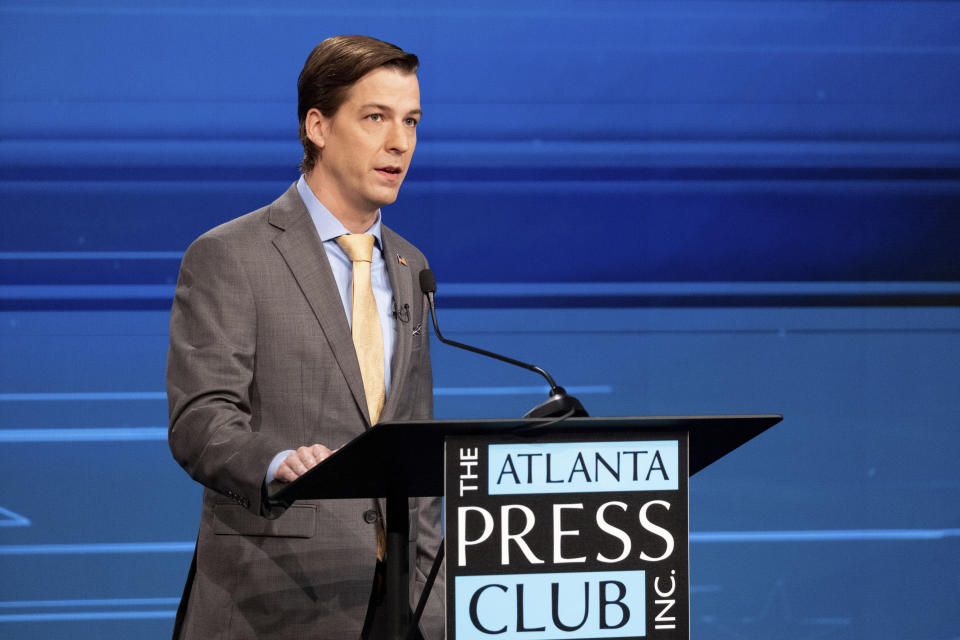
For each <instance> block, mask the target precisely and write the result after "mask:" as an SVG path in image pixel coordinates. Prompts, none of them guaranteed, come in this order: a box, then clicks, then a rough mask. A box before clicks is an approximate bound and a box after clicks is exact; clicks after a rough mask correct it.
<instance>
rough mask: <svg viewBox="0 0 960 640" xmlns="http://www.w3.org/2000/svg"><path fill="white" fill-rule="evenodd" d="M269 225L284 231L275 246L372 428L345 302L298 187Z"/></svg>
mask: <svg viewBox="0 0 960 640" xmlns="http://www.w3.org/2000/svg"><path fill="white" fill-rule="evenodd" d="M270 224H272V225H274V226H276V227H278V228H280V229H283V233H280V234H278V235H277V236H276V238H274V240H273V244H274V246H276V247H277V250H278V251H280V253H281V255H282V256H283V259H284V261H285V262H286V263H287V266H289V267H290V271H291V272H292V273H293V277H294V278H295V279H296V281H297V284H298V285H300V289H301V291H303V295H304V296H305V297H306V298H307V302H308V303H309V304H310V308H311V309H312V310H313V313H314V315H315V316H316V317H317V320H318V321H319V322H320V327H321V328H322V329H323V333H324V335H325V336H326V338H327V344H329V345H330V350H331V351H333V355H334V358H336V360H337V364H339V365H340V371H341V372H343V377H344V378H345V379H346V381H347V386H348V387H349V388H350V392H351V393H352V394H353V399H354V400H355V401H356V403H357V405H358V406H359V408H360V411H361V412H363V416H364V418H366V421H367V425H369V424H370V416H369V414H368V413H367V400H366V396H365V395H364V392H363V378H362V377H361V376H360V365H359V363H358V362H357V353H356V350H355V349H354V347H353V337H352V336H351V334H350V325H349V323H348V322H347V315H346V312H345V311H344V309H343V303H342V302H340V292H339V291H338V290H337V283H336V280H334V278H333V271H332V270H331V269H330V263H329V261H328V260H327V254H326V251H324V248H323V243H322V242H321V241H320V237H319V236H318V235H317V229H316V227H315V226H314V225H313V221H312V220H311V219H310V214H309V213H308V212H307V208H306V205H304V204H303V201H302V200H301V199H300V194H299V193H297V189H296V185H294V186H292V187H290V189H288V190H287V192H286V193H285V194H284V195H283V196H281V197H280V199H278V200H277V202H276V203H274V208H273V209H271V212H270Z"/></svg>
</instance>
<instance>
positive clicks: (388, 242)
mask: <svg viewBox="0 0 960 640" xmlns="http://www.w3.org/2000/svg"><path fill="white" fill-rule="evenodd" d="M380 231H381V233H380V235H381V238H382V239H383V259H384V261H385V262H386V265H387V274H388V275H389V276H390V287H391V288H392V289H393V300H394V302H395V303H396V308H397V309H403V308H404V305H408V306H407V308H408V309H412V308H413V285H412V280H411V276H410V268H409V267H408V266H407V265H406V264H402V263H401V262H400V259H399V257H398V255H397V254H396V253H395V251H394V247H395V246H396V244H397V243H396V241H395V238H396V234H394V233H393V231H391V230H390V229H388V228H387V227H386V226H381V227H380ZM412 340H413V337H412V336H411V334H410V322H409V321H407V322H403V321H401V319H400V318H397V319H396V322H395V341H394V343H393V361H392V362H391V366H390V380H391V382H390V395H388V396H387V398H386V401H385V402H384V405H383V411H382V412H381V414H380V415H381V416H382V418H381V419H382V420H389V419H392V418H393V416H394V415H395V414H396V410H397V404H398V403H399V402H400V398H401V397H402V396H403V385H404V384H405V383H406V379H407V375H406V371H407V368H408V367H409V363H410V347H411V344H412Z"/></svg>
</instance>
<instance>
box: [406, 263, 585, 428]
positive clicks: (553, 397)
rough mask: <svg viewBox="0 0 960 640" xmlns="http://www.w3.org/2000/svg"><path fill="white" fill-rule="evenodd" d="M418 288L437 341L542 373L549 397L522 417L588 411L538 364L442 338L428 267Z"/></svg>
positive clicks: (572, 413)
mask: <svg viewBox="0 0 960 640" xmlns="http://www.w3.org/2000/svg"><path fill="white" fill-rule="evenodd" d="M420 290H421V291H422V292H423V293H424V295H426V296H427V303H428V304H429V306H430V319H431V320H432V321H433V331H434V333H436V334H437V339H438V340H440V342H442V343H444V344H448V345H450V346H451V347H457V348H459V349H465V350H467V351H470V352H471V353H476V354H478V355H481V356H487V357H488V358H494V359H495V360H500V361H501V362H506V363H507V364H512V365H514V366H517V367H522V368H524V369H527V370H528V371H533V372H535V373H539V374H540V375H541V376H543V378H544V379H545V380H546V381H547V384H549V385H550V397H549V398H548V399H547V400H546V401H545V402H543V403H541V404H539V405H537V406H536V407H534V408H533V409H531V410H530V411H528V412H527V414H526V415H525V416H524V418H554V417H562V416H567V415H568V414H569V415H570V416H574V417H579V416H586V415H588V414H587V410H586V409H584V408H583V405H582V404H580V401H579V400H577V399H576V398H574V397H573V396H571V395H568V394H567V392H566V390H565V389H564V388H563V387H561V386H560V385H558V384H557V383H556V382H554V380H553V377H552V376H551V375H550V374H549V373H547V372H546V371H545V370H543V369H541V368H540V367H538V366H536V365H532V364H529V363H526V362H521V361H520V360H515V359H514V358H510V357H507V356H502V355H500V354H499V353H494V352H492V351H487V350H486V349H480V348H478V347H473V346H470V345H468V344H463V343H462V342H457V341H456V340H448V339H447V338H444V337H443V334H442V333H441V332H440V325H439V324H437V310H436V308H435V307H434V304H433V294H434V293H436V291H437V279H436V278H435V277H434V276H433V271H431V270H430V269H424V270H422V271H421V272H420Z"/></svg>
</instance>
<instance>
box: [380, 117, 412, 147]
mask: <svg viewBox="0 0 960 640" xmlns="http://www.w3.org/2000/svg"><path fill="white" fill-rule="evenodd" d="M386 146H387V149H388V150H389V151H392V152H394V153H406V152H407V151H409V150H410V131H409V129H408V128H407V127H405V126H404V124H403V123H402V122H394V123H393V124H391V125H390V130H389V131H388V132H387V140H386Z"/></svg>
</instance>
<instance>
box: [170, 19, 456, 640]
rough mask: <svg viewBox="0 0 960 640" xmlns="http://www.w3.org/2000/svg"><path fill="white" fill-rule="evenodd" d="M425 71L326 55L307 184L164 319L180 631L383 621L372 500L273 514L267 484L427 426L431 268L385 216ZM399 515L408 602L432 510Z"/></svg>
mask: <svg viewBox="0 0 960 640" xmlns="http://www.w3.org/2000/svg"><path fill="white" fill-rule="evenodd" d="M417 65H418V61H417V58H416V56H414V55H412V54H409V53H406V52H404V51H403V50H401V49H399V48H398V47H395V46H393V45H390V44H388V43H385V42H381V41H379V40H374V39H372V38H366V37H363V36H339V37H336V38H330V39H328V40H325V41H324V42H322V43H321V44H320V45H318V46H317V48H316V49H314V51H313V52H312V53H311V54H310V56H309V58H308V59H307V62H306V64H305V65H304V68H303V71H302V72H301V74H300V79H299V82H298V94H299V105H298V112H299V118H300V139H301V142H302V143H303V146H304V158H303V162H302V164H301V169H302V172H303V175H302V177H301V179H300V180H299V181H298V182H297V183H295V184H293V185H292V186H291V187H290V188H289V189H288V190H287V191H286V193H284V194H283V195H282V196H280V198H278V199H277V200H276V201H275V202H273V203H272V204H270V205H268V206H266V207H264V208H262V209H259V210H257V211H254V212H252V213H250V214H247V215H245V216H242V217H240V218H237V219H235V220H232V221H230V222H228V223H226V224H223V225H221V226H219V227H217V228H215V229H213V230H211V231H209V232H207V233H205V234H204V235H202V236H201V237H200V238H198V239H197V240H196V241H195V242H194V243H193V244H192V245H191V246H190V248H189V249H188V250H187V252H186V254H185V255H184V258H183V263H182V265H181V268H180V277H179V280H178V282H177V288H176V294H175V298H174V304H173V311H172V313H171V320H170V352H169V356H168V362H167V393H168V396H169V403H170V433H169V441H170V449H171V451H172V452H173V455H174V457H175V458H176V460H177V461H178V462H179V463H180V464H181V465H182V466H183V468H184V469H186V471H187V472H188V473H189V474H190V475H191V476H192V477H193V478H194V479H196V480H197V481H198V482H200V483H202V484H203V485H204V487H205V489H204V492H203V505H202V515H201V522H200V531H199V534H198V539H197V547H196V554H195V557H194V562H193V565H192V566H191V572H190V577H189V578H188V582H187V586H186V588H185V592H184V598H183V601H182V602H181V606H180V610H179V611H178V616H177V622H176V626H175V631H174V635H175V637H181V638H197V639H202V640H211V639H213V638H229V639H231V640H237V639H240V638H271V639H287V638H290V639H293V638H311V639H314V638H337V639H341V638H357V637H360V636H361V634H362V633H363V635H369V636H371V637H373V636H376V635H377V630H378V629H379V628H380V626H381V624H380V623H381V619H380V615H381V614H380V613H379V612H380V611H382V607H380V609H378V608H377V606H376V604H377V603H378V601H379V600H380V599H381V598H382V587H381V586H380V582H381V581H380V580H379V579H378V580H374V577H375V575H378V576H379V575H380V574H379V573H378V572H379V571H380V567H381V566H382V565H381V563H380V561H379V560H378V555H380V556H381V557H382V552H381V551H380V550H378V538H379V537H380V534H379V533H378V532H382V524H383V516H382V509H381V505H380V504H379V503H378V501H376V500H372V499H370V500H328V501H321V500H318V501H300V502H297V503H295V504H294V505H292V506H291V507H290V508H288V509H284V508H283V507H282V506H280V505H277V504H274V503H271V502H270V501H269V500H268V499H267V497H266V496H267V493H266V487H267V484H268V483H270V482H272V481H275V482H289V481H291V480H294V479H296V478H297V477H298V476H300V475H302V474H303V473H305V472H306V471H307V470H308V469H310V468H311V467H313V466H314V465H316V464H317V463H319V462H320V461H322V460H323V459H324V458H325V457H327V456H329V455H331V453H332V452H334V451H335V450H336V449H337V448H338V447H340V446H342V445H343V444H345V443H346V442H348V441H350V440H351V439H352V438H354V437H356V436H357V435H359V434H360V433H362V432H363V431H364V430H365V429H368V428H369V427H370V426H371V425H372V424H375V423H376V422H378V421H387V420H391V421H392V420H413V419H428V418H430V417H431V416H432V412H433V391H432V386H433V383H432V375H431V369H430V357H429V351H428V336H427V315H426V308H425V305H424V304H423V296H422V295H420V292H419V287H418V286H417V282H418V276H419V272H420V270H421V269H424V268H426V266H427V263H426V260H425V259H424V257H423V255H422V254H421V253H420V252H419V251H418V250H417V249H416V248H415V247H414V246H413V245H411V244H409V243H408V242H407V241H406V240H404V239H403V238H401V237H400V236H399V235H397V234H396V233H394V232H393V231H391V230H390V229H389V228H387V227H386V226H384V225H382V224H381V222H380V207H381V206H383V205H386V204H390V203H392V202H393V201H394V200H395V199H396V197H397V192H398V190H399V188H400V184H401V183H402V181H403V178H404V176H405V175H406V172H407V168H408V167H409V165H410V158H411V156H412V154H413V150H414V146H415V145H416V127H417V123H418V121H419V119H420V91H419V85H418V82H417V76H416V71H417ZM350 234H368V235H369V236H373V239H372V244H373V251H372V256H370V257H369V258H365V259H363V260H362V261H367V260H369V263H370V264H369V267H368V270H369V272H370V274H371V275H370V285H369V286H370V287H371V288H372V290H373V294H374V297H375V299H376V314H375V315H377V316H379V322H380V329H381V332H378V333H380V334H381V335H382V338H383V341H382V351H383V354H382V355H383V358H382V368H383V371H382V382H380V383H378V385H371V383H370V382H369V379H370V378H369V377H368V376H369V374H368V372H369V370H370V367H369V365H361V364H360V362H359V361H358V353H360V354H361V359H364V358H366V357H367V356H365V355H363V353H364V352H365V351H366V350H367V348H366V347H365V346H363V345H362V344H360V343H358V346H357V347H356V348H355V345H354V340H355V336H354V335H352V333H351V322H352V320H353V321H354V322H353V325H354V326H356V324H357V322H355V320H356V317H355V316H352V315H351V305H352V302H353V294H352V293H351V292H352V287H351V278H352V275H353V273H354V272H353V271H352V263H351V259H350V258H348V257H347V255H346V253H345V249H344V248H341V244H340V243H342V242H343V236H348V235H350ZM366 240H369V238H366ZM348 244H349V243H348ZM354 259H355V260H356V259H357V258H354ZM358 279H359V278H358ZM368 291H369V289H368ZM358 299H359V298H358ZM370 308H371V309H373V306H372V305H370ZM378 340H379V338H378ZM377 344H378V345H379V344H380V343H379V341H378V342H377ZM375 355H376V356H377V358H379V356H380V353H379V347H378V349H377V350H375ZM364 361H365V362H367V361H366V360H364ZM378 362H381V361H379V360H378ZM361 369H363V372H361ZM374 370H375V371H377V375H378V376H379V375H380V372H379V371H378V370H377V368H376V367H374ZM365 383H366V385H367V386H368V387H374V386H379V391H377V389H376V388H365ZM377 414H379V418H378V415H377ZM371 464H376V461H371ZM409 506H410V536H409V537H410V541H411V544H410V548H411V556H410V567H411V582H410V594H411V605H412V606H413V605H414V604H415V603H416V601H417V599H418V598H419V596H420V593H421V591H422V590H423V585H424V582H425V580H426V576H427V575H428V574H429V571H430V567H431V565H432V562H433V559H434V557H435V554H436V552H437V550H438V545H439V543H440V531H439V518H440V501H439V498H436V499H419V500H411V501H410V505H409ZM443 594H444V572H443V571H442V570H441V573H440V576H439V578H438V580H437V583H436V584H435V586H434V589H433V591H432V595H431V597H430V600H429V603H428V606H427V609H426V612H425V614H424V617H423V619H422V621H421V624H420V631H421V633H422V634H423V636H424V637H425V638H427V639H428V640H437V639H440V638H442V637H443V601H444V595H443ZM371 629H373V631H372V632H371Z"/></svg>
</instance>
